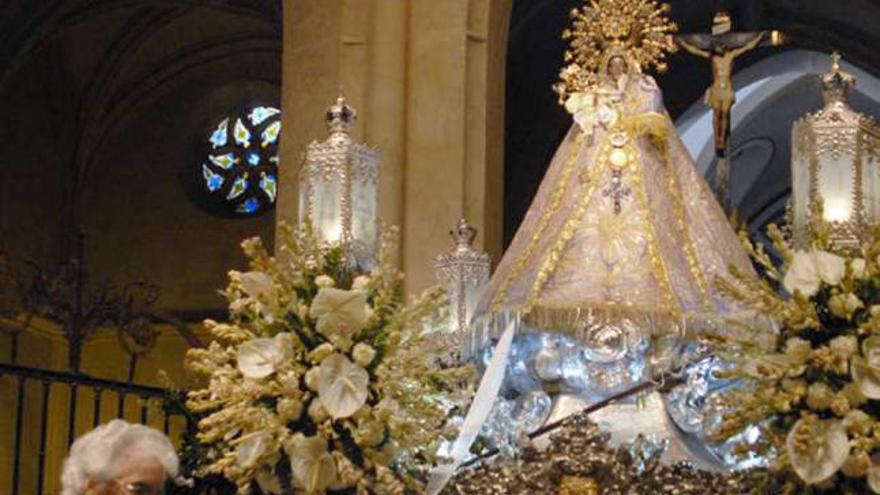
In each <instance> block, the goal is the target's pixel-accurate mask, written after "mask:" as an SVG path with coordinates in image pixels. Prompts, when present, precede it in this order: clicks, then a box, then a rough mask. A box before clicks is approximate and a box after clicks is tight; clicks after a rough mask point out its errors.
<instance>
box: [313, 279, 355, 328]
mask: <svg viewBox="0 0 880 495" xmlns="http://www.w3.org/2000/svg"><path fill="white" fill-rule="evenodd" d="M366 308H367V294H366V293H365V292H363V291H357V290H342V289H334V288H332V287H325V288H322V289H320V290H319V291H318V295H316V296H315V300H314V301H312V307H311V308H310V309H309V316H311V317H312V318H317V320H318V332H320V333H321V334H322V335H324V336H326V337H330V336H332V335H336V334H341V335H343V336H349V335H351V334H353V333H355V332H357V331H359V330H361V329H362V328H364V327H365V326H366V325H367V321H368V320H369V314H368V313H367V311H366Z"/></svg>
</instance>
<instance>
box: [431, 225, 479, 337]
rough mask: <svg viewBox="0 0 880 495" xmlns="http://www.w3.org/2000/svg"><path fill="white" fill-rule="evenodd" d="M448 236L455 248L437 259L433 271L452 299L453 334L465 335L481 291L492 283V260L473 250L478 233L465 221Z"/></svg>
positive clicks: (450, 299)
mask: <svg viewBox="0 0 880 495" xmlns="http://www.w3.org/2000/svg"><path fill="white" fill-rule="evenodd" d="M449 234H450V235H451V236H452V239H453V240H454V241H455V246H454V247H453V248H452V250H451V251H448V252H446V253H443V254H441V255H439V256H437V259H436V261H435V262H434V271H435V273H436V275H437V279H438V280H439V281H440V284H442V285H443V287H444V288H446V293H447V295H448V296H449V301H450V305H451V309H452V330H453V331H454V332H457V333H458V332H460V335H465V333H464V332H466V331H467V328H468V322H469V321H470V318H471V316H472V315H473V311H474V309H475V307H476V305H477V302H478V301H477V299H478V298H479V295H480V294H479V293H480V290H481V289H482V288H483V286H484V285H486V283H487V282H488V281H489V275H490V268H491V260H490V258H489V255H488V254H486V253H483V252H480V251H477V250H476V249H474V239H475V238H476V236H477V230H476V229H475V228H473V227H471V226H470V225H468V223H467V221H465V220H464V219H462V220H460V221H459V222H458V226H457V227H456V228H455V229H453V230H451V231H450V232H449Z"/></svg>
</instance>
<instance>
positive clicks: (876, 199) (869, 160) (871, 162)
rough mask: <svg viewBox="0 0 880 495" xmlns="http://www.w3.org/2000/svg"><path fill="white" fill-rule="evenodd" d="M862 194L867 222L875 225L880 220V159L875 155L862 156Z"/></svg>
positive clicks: (869, 153)
mask: <svg viewBox="0 0 880 495" xmlns="http://www.w3.org/2000/svg"><path fill="white" fill-rule="evenodd" d="M862 161H863V163H864V169H863V172H862V184H863V186H862V194H863V195H864V198H863V201H864V205H865V211H864V213H865V221H866V222H868V223H869V224H871V225H875V224H877V223H878V220H880V157H878V155H877V154H875V153H871V152H868V153H864V154H863V155H862Z"/></svg>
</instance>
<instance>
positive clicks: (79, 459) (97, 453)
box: [61, 419, 180, 495]
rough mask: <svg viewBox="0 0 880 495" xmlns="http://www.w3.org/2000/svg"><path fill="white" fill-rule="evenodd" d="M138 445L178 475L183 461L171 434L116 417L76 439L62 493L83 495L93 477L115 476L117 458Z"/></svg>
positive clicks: (172, 475) (66, 463) (63, 475)
mask: <svg viewBox="0 0 880 495" xmlns="http://www.w3.org/2000/svg"><path fill="white" fill-rule="evenodd" d="M135 449H136V450H137V451H139V452H142V453H143V454H145V455H148V456H152V457H154V458H155V459H156V461H158V462H159V464H161V465H162V467H163V468H164V469H165V474H166V475H167V476H168V478H169V479H174V478H175V477H177V471H178V468H179V463H180V461H179V460H178V459H177V453H176V452H175V451H174V447H173V446H172V445H171V441H170V440H168V437H166V436H165V435H163V434H162V433H161V432H159V431H157V430H154V429H152V428H148V427H146V426H144V425H138V424H131V423H127V422H125V421H123V420H121V419H114V420H113V421H111V422H109V423H107V424H104V425H101V426H99V427H97V428H95V429H94V430H92V431H90V432H88V433H86V434H85V435H83V436H81V437H79V438H78V439H77V440H76V441H75V442H73V446H71V447H70V455H68V456H67V460H65V461H64V469H63V470H62V473H61V495H83V493H85V489H86V485H87V484H88V481H89V480H90V479H94V480H98V481H107V480H110V479H113V477H114V476H115V475H116V473H115V472H114V468H115V466H114V461H116V460H118V459H119V457H120V456H121V455H123V454H125V453H126V452H130V451H131V450H135Z"/></svg>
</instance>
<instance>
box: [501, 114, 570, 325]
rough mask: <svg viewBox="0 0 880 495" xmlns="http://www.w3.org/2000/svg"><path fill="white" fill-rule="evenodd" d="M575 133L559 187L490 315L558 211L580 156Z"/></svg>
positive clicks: (521, 269)
mask: <svg viewBox="0 0 880 495" xmlns="http://www.w3.org/2000/svg"><path fill="white" fill-rule="evenodd" d="M575 132H576V133H577V134H576V135H575V139H574V143H572V149H571V151H570V152H569V154H568V159H567V160H566V162H565V165H564V166H563V169H562V176H561V177H560V180H559V185H558V186H557V187H556V189H555V190H554V191H553V195H552V197H551V199H550V204H549V205H547V209H546V210H544V213H543V215H541V219H540V220H539V222H538V227H537V229H535V232H534V233H533V234H532V237H531V238H530V239H529V243H528V245H526V248H525V250H524V251H523V252H522V254H521V255H520V257H519V258H518V259H517V261H516V264H515V265H514V266H513V269H512V270H511V271H510V273H509V274H508V275H507V277H505V279H504V282H502V283H501V285H500V286H499V288H498V293H497V294H496V295H495V298H494V299H493V300H492V305H491V312H492V313H497V312H498V310H499V309H501V305H502V304H503V303H504V300H505V299H506V298H507V291H508V290H510V285H511V284H512V283H513V281H514V279H516V278H517V277H519V276H520V274H522V271H523V269H524V268H525V266H526V262H527V261H528V259H529V258H530V257H531V256H532V253H533V252H534V251H535V247H536V246H537V244H538V241H539V240H540V239H541V236H543V235H544V231H545V230H547V226H548V225H549V224H550V220H551V218H552V217H553V215H555V214H556V210H558V209H559V205H560V203H561V202H562V198H563V195H564V194H565V191H566V189H568V183H569V181H570V180H571V174H572V171H573V170H574V164H575V161H577V158H578V156H579V155H580V150H581V143H582V141H583V134H582V133H581V132H580V131H579V130H577V129H576V130H575Z"/></svg>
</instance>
